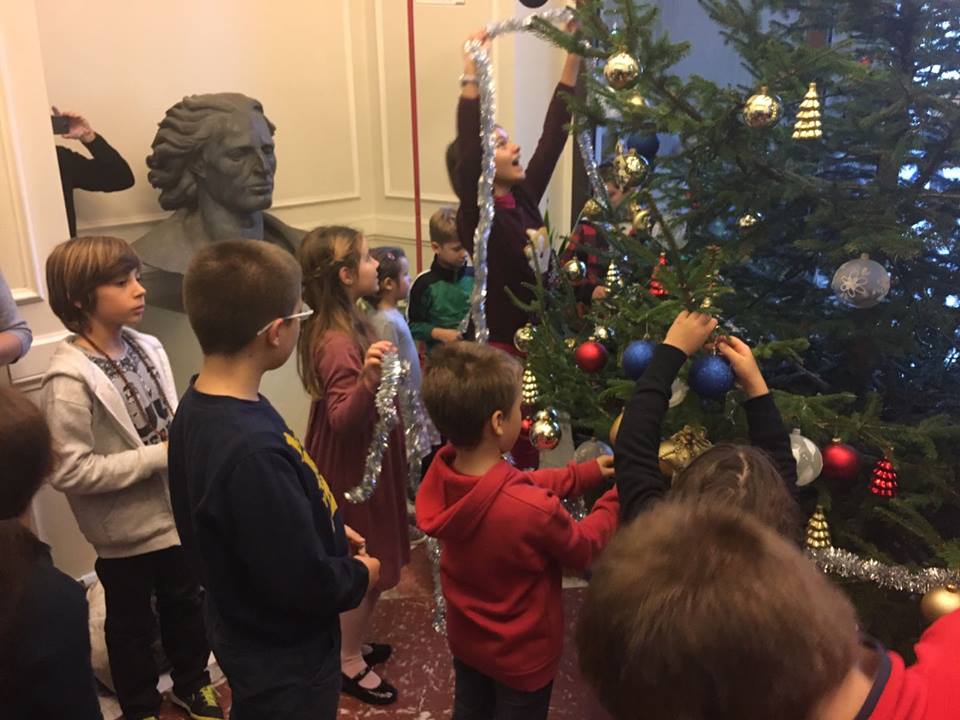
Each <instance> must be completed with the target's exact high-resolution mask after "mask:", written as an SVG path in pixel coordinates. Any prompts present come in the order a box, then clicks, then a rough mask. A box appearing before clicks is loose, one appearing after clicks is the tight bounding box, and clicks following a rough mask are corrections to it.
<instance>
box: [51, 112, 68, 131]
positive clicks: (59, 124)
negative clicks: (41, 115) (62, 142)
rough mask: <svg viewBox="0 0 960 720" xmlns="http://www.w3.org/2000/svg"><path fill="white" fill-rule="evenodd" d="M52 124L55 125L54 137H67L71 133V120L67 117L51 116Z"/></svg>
mask: <svg viewBox="0 0 960 720" xmlns="http://www.w3.org/2000/svg"><path fill="white" fill-rule="evenodd" d="M50 124H51V125H53V134H54V135H66V134H67V133H68V132H70V118H68V117H67V116H66V115H51V116H50Z"/></svg>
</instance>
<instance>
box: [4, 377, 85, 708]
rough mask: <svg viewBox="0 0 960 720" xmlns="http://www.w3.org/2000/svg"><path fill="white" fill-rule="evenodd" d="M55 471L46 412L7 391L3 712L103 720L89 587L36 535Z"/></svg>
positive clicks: (5, 406) (5, 424)
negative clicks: (40, 503) (33, 505)
mask: <svg viewBox="0 0 960 720" xmlns="http://www.w3.org/2000/svg"><path fill="white" fill-rule="evenodd" d="M53 464H54V454H53V441H52V439H51V437H50V430H49V429H48V428H47V423H46V422H45V421H44V419H43V415H42V414H41V413H40V410H39V409H37V406H36V405H34V404H33V403H32V402H30V400H28V399H27V397H26V396H24V395H21V394H20V393H18V392H17V391H16V390H13V389H12V388H0V467H2V468H3V474H2V476H0V588H2V590H0V708H3V711H4V717H8V718H15V719H19V718H36V720H53V719H54V718H67V717H69V718H75V719H76V720H102V716H101V714H100V704H99V702H98V700H97V693H96V691H95V690H94V682H93V669H92V668H91V666H90V629H89V626H88V618H87V601H86V599H85V598H84V596H83V587H82V586H81V585H80V584H79V583H77V582H76V581H75V580H74V579H73V578H70V577H67V576H66V575H64V574H63V573H62V572H60V571H59V570H57V568H55V567H54V566H53V562H52V560H51V558H50V548H49V547H48V546H47V545H46V544H44V543H43V542H41V541H40V540H39V539H38V538H37V536H36V535H34V534H33V532H32V531H31V530H30V522H29V514H30V501H31V500H32V499H33V496H34V495H35V494H36V492H37V491H38V490H39V489H40V486H41V485H43V482H44V480H45V479H46V477H47V475H48V474H49V473H50V470H51V469H52V468H53Z"/></svg>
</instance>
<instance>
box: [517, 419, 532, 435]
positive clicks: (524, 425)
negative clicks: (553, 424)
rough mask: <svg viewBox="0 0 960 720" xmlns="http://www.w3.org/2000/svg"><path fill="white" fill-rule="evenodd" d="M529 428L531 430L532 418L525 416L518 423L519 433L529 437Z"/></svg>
mask: <svg viewBox="0 0 960 720" xmlns="http://www.w3.org/2000/svg"><path fill="white" fill-rule="evenodd" d="M531 428H533V417H532V416H530V415H527V416H525V417H524V418H523V419H522V420H521V421H520V432H522V433H523V434H524V435H529V434H530V430H531Z"/></svg>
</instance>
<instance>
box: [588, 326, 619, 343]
mask: <svg viewBox="0 0 960 720" xmlns="http://www.w3.org/2000/svg"><path fill="white" fill-rule="evenodd" d="M588 339H590V340H595V341H596V342H598V343H600V344H601V345H603V346H605V347H607V348H608V349H609V347H610V346H611V345H613V343H614V342H616V340H617V334H616V332H614V330H613V328H612V327H609V326H607V325H597V326H596V327H595V328H594V329H593V335H591V336H590V337H589V338H588Z"/></svg>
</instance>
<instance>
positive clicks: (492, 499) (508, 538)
mask: <svg viewBox="0 0 960 720" xmlns="http://www.w3.org/2000/svg"><path fill="white" fill-rule="evenodd" d="M520 378H521V367H520V364H519V363H518V362H517V361H516V360H515V359H514V358H512V357H510V356H509V355H507V354H506V353H503V352H500V351H499V350H497V349H495V348H492V347H490V346H488V345H477V344H475V343H468V342H458V343H452V344H450V345H444V346H442V347H439V348H437V349H436V350H434V353H433V355H431V356H430V371H429V372H428V373H427V376H426V377H425V378H424V381H423V399H424V403H425V404H426V406H427V410H428V411H429V413H430V417H431V418H432V420H433V422H434V424H435V425H436V426H437V429H438V430H439V431H440V432H441V434H443V436H444V437H446V438H448V439H449V441H450V442H449V444H447V445H446V446H444V447H443V448H441V450H440V451H439V452H438V453H437V455H436V457H435V458H434V461H433V463H432V464H431V465H430V469H429V470H428V471H427V475H426V477H425V478H424V480H423V483H422V484H421V485H420V490H419V492H418V494H417V525H418V526H419V527H420V528H421V529H422V530H423V531H424V532H426V533H427V534H428V535H432V536H434V537H437V538H439V539H440V541H441V543H442V555H441V559H440V579H441V584H442V586H443V595H444V597H445V598H446V601H447V638H448V641H449V643H450V650H451V652H452V653H453V657H454V670H455V673H456V687H455V690H454V709H453V720H474V718H476V719H478V720H479V719H480V718H484V719H486V718H492V717H496V718H497V719H498V720H508V719H512V718H516V719H517V720H520V719H522V720H537V719H538V718H546V717H547V710H548V709H549V706H550V693H551V691H552V689H553V678H554V676H555V675H556V672H557V667H558V665H559V663H560V652H561V650H562V646H563V630H564V623H563V605H562V602H561V596H560V590H561V580H562V572H563V568H565V567H567V568H571V569H574V570H584V569H586V568H587V567H589V566H590V565H591V563H592V562H593V560H594V558H595V557H596V556H597V555H598V554H599V553H600V551H601V550H602V549H603V547H604V545H605V544H606V542H607V540H608V539H609V538H610V536H611V535H612V534H613V532H614V530H615V529H616V525H617V513H618V511H619V503H618V502H617V495H616V490H611V491H609V492H607V493H606V494H605V495H603V496H602V497H601V498H600V499H599V500H598V501H597V503H596V504H595V505H594V508H593V512H591V513H590V514H589V515H588V516H587V517H586V518H584V519H583V520H582V521H580V522H579V523H578V522H576V521H574V520H573V518H572V517H570V515H569V513H567V511H566V510H565V509H564V507H563V505H562V504H561V502H560V500H561V498H563V497H569V496H576V495H580V494H582V493H583V492H584V491H585V490H588V489H590V488H591V487H594V486H596V485H599V484H600V483H601V482H602V480H603V479H604V478H606V477H611V476H612V475H613V457H612V456H609V455H607V456H603V457H601V458H599V459H598V460H595V461H590V462H586V463H581V464H579V465H576V464H573V463H571V464H570V465H568V466H567V467H565V468H562V469H550V470H537V471H527V472H523V471H520V470H517V469H516V468H514V467H513V466H512V465H510V464H509V463H507V462H506V461H504V460H503V458H502V454H503V453H504V452H506V451H508V450H509V449H510V448H511V447H512V446H513V443H514V441H515V440H516V438H517V436H518V435H519V433H520V422H521V418H520Z"/></svg>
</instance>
